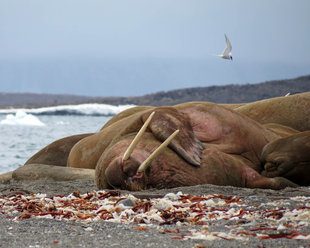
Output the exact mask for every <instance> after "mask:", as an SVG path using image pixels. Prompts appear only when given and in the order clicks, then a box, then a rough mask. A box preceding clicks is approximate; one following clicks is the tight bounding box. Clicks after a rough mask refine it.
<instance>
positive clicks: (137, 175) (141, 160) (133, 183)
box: [97, 112, 179, 190]
mask: <svg viewBox="0 0 310 248" xmlns="http://www.w3.org/2000/svg"><path fill="white" fill-rule="evenodd" d="M154 114H155V112H153V113H152V114H151V115H150V116H149V118H148V119H147V120H146V122H145V123H144V125H143V126H142V128H141V129H140V131H139V132H138V133H137V135H136V136H135V137H134V139H133V140H132V141H131V143H130V145H129V146H128V148H127V149H126V151H125V152H124V155H123V156H122V157H121V156H119V155H118V156H115V157H114V158H113V159H112V161H111V162H110V163H109V165H108V166H107V167H106V170H105V172H104V174H105V175H104V176H105V178H106V181H107V184H108V185H109V186H110V187H113V188H121V189H128V188H129V189H131V190H141V189H142V185H143V187H145V185H147V182H146V180H145V177H144V173H145V171H146V170H147V169H148V167H149V166H150V165H151V163H152V161H153V160H154V159H155V158H156V157H158V155H159V154H160V153H161V152H162V151H163V150H164V149H165V148H166V147H167V146H168V144H169V143H170V142H171V140H172V139H173V138H174V137H175V136H176V135H177V134H178V133H179V130H175V131H174V132H173V133H172V134H171V135H170V136H169V137H168V138H167V139H166V140H165V141H164V142H163V143H162V144H160V145H159V146H158V147H157V148H156V149H154V141H153V142H152V137H148V136H149V135H151V136H152V134H151V133H149V134H145V131H146V128H147V126H148V124H149V122H150V121H151V119H152V117H153V116H154ZM144 134H145V135H144ZM143 135H144V136H145V140H148V141H149V142H142V144H140V147H139V148H140V149H135V148H136V147H137V144H138V142H139V141H140V140H141V138H142V137H143ZM150 141H151V142H150ZM127 142H128V141H127V140H126V139H124V140H121V141H120V142H118V143H117V144H115V146H114V147H113V150H117V151H121V150H124V144H126V143H127ZM155 143H156V142H155ZM141 146H142V147H141ZM119 154H121V153H119ZM109 155H111V153H110V154H109ZM112 156H113V152H112ZM101 172H102V171H101ZM99 173H100V172H99ZM102 176H103V175H101V177H102ZM99 184H100V183H99ZM97 186H98V183H97ZM99 188H100V187H99Z"/></svg>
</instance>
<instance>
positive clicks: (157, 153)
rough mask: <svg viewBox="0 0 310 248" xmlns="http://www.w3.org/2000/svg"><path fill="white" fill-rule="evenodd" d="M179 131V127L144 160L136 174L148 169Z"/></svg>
mask: <svg viewBox="0 0 310 248" xmlns="http://www.w3.org/2000/svg"><path fill="white" fill-rule="evenodd" d="M179 131H180V130H179V129H178V130H175V131H174V133H173V134H171V135H170V136H169V137H168V138H167V139H166V140H165V141H164V142H163V143H162V144H161V145H160V146H159V147H157V148H156V150H155V151H154V152H153V153H152V154H151V155H150V156H149V157H148V158H147V159H146V160H144V162H143V163H142V164H141V165H140V166H139V168H138V170H137V173H136V175H139V174H141V173H142V172H144V171H145V170H146V169H147V167H148V166H149V165H150V164H151V162H152V161H153V159H154V158H156V157H157V156H158V155H159V153H161V152H162V150H163V149H165V148H166V146H168V145H169V143H170V141H171V140H172V139H173V138H174V137H175V136H176V135H177V134H178V133H179Z"/></svg>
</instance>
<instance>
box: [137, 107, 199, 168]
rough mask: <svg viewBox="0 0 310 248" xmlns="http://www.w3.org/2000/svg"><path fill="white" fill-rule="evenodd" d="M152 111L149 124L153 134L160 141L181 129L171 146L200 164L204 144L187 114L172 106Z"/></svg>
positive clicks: (144, 118)
mask: <svg viewBox="0 0 310 248" xmlns="http://www.w3.org/2000/svg"><path fill="white" fill-rule="evenodd" d="M152 111H154V112H155V115H154V117H153V119H152V121H151V122H150V124H149V129H150V130H151V131H152V133H153V135H154V136H155V137H156V138H157V139H159V140H160V141H164V140H166V139H167V138H168V137H169V136H170V135H171V134H172V133H173V132H174V131H175V130H177V129H179V130H180V132H179V133H178V135H177V136H176V137H175V138H174V139H173V140H172V141H171V143H170V144H169V147H170V148H171V149H172V150H174V151H175V152H176V153H177V154H179V155H180V156H181V157H182V158H183V159H184V160H185V161H187V162H188V163H190V164H191V165H194V166H197V167H198V166H200V163H201V161H200V160H201V153H202V150H203V149H204V145H203V144H202V143H201V142H200V141H199V140H198V139H197V137H196V136H195V134H194V132H193V129H192V126H191V124H190V122H189V120H188V118H187V116H186V115H185V114H182V113H180V112H178V111H177V110H176V109H174V108H172V107H161V108H156V109H154V110H152ZM149 114H150V113H146V114H144V115H143V116H142V120H143V121H145V120H146V119H147V117H148V116H149Z"/></svg>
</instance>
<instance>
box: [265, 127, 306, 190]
mask: <svg viewBox="0 0 310 248" xmlns="http://www.w3.org/2000/svg"><path fill="white" fill-rule="evenodd" d="M261 161H262V164H263V165H264V171H263V172H262V174H263V175H265V176H268V177H277V176H278V177H279V176H281V177H285V178H288V179H289V180H291V181H292V182H295V183H298V184H299V185H310V131H305V132H301V133H297V134H294V135H291V136H288V137H285V138H281V139H277V140H275V141H273V142H270V143H269V144H267V145H266V146H265V147H264V149H263V151H262V156H261Z"/></svg>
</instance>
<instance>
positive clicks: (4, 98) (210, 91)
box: [0, 75, 310, 108]
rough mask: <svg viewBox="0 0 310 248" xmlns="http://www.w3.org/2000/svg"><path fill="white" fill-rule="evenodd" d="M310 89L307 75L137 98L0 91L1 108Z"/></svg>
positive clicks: (247, 96) (237, 97)
mask: <svg viewBox="0 0 310 248" xmlns="http://www.w3.org/2000/svg"><path fill="white" fill-rule="evenodd" d="M307 91H310V75H306V76H302V77H297V78H293V79H285V80H273V81H266V82H263V83H257V84H243V85H235V84H231V85H225V86H208V87H195V88H186V89H178V90H172V91H167V92H165V91H162V92H157V93H153V94H148V95H144V96H136V97H89V96H78V95H69V94H59V95H56V94H55V95H54V94H35V93H0V108H11V107H24V108H29V107H43V106H55V105H62V104H64V105H66V104H81V103H105V104H112V105H122V104H135V105H152V106H163V105H174V104H178V103H182V102H189V101H209V102H215V103H245V102H252V101H257V100H262V99H266V98H271V97H278V96H284V95H286V94H287V93H290V94H296V93H302V92H307Z"/></svg>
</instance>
